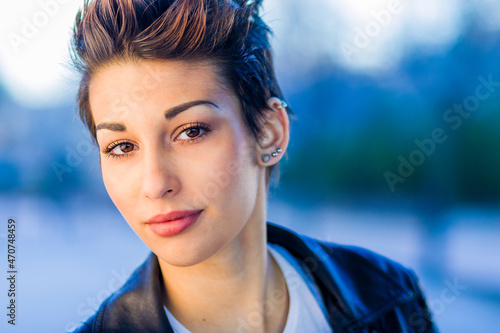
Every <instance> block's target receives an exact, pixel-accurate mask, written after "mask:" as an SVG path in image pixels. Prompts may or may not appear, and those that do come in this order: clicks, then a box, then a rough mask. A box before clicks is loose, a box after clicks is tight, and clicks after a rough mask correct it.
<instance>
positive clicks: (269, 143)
mask: <svg viewBox="0 0 500 333" xmlns="http://www.w3.org/2000/svg"><path fill="white" fill-rule="evenodd" d="M267 105H268V107H269V110H265V111H264V112H265V115H266V121H265V122H264V127H263V131H262V132H263V133H262V134H263V136H262V140H260V142H259V144H258V146H257V154H258V155H257V161H258V163H259V165H262V166H270V165H273V164H276V163H278V162H279V161H280V160H281V158H282V156H283V155H284V153H285V151H286V149H287V147H288V142H289V140H290V123H289V118H288V113H287V112H286V104H284V103H283V102H282V101H281V100H280V99H278V98H276V97H271V98H269V99H268V100H267ZM278 148H280V149H281V152H279V150H278ZM273 153H275V154H274V155H276V156H273ZM263 157H264V158H263ZM266 157H267V158H266Z"/></svg>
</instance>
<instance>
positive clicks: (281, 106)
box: [277, 101, 288, 109]
mask: <svg viewBox="0 0 500 333" xmlns="http://www.w3.org/2000/svg"><path fill="white" fill-rule="evenodd" d="M287 106H288V104H286V103H285V102H284V101H281V105H279V106H277V108H278V109H284V108H286V107H287Z"/></svg>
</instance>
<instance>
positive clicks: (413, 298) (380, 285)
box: [75, 223, 438, 333]
mask: <svg viewBox="0 0 500 333" xmlns="http://www.w3.org/2000/svg"><path fill="white" fill-rule="evenodd" d="M267 241H268V242H269V243H271V244H277V245H280V246H282V247H284V248H285V249H286V250H287V251H288V252H289V253H290V254H291V255H293V256H294V257H295V258H296V259H297V261H298V262H299V263H300V264H301V265H302V267H303V268H304V270H305V271H306V272H307V274H309V277H310V278H311V279H312V281H314V282H315V283H316V285H317V287H318V289H319V291H320V295H321V297H322V300H323V303H324V308H325V309H326V314H327V320H328V322H329V324H330V326H331V327H332V330H333V332H334V333H344V332H346V333H347V332H349V333H435V332H438V330H437V328H436V326H435V325H434V323H433V321H432V318H431V314H430V312H429V310H428V307H427V304H426V302H425V299H424V296H423V294H422V292H421V290H420V288H419V285H418V281H417V277H416V276H415V274H414V273H413V271H411V270H409V269H407V268H405V267H403V266H402V265H400V264H398V263H396V262H394V261H391V260H389V259H387V258H385V257H383V256H380V255H378V254H375V253H373V252H370V251H368V250H365V249H362V248H358V247H352V246H343V245H338V244H334V243H327V242H322V241H318V240H315V239H313V238H310V237H306V236H303V235H299V234H297V233H295V232H293V231H291V230H288V229H286V228H284V227H281V226H278V225H275V224H272V223H267ZM90 332H93V333H94V332H95V333H100V332H105V333H108V332H123V333H132V332H134V333H136V332H149V333H160V332H161V333H174V332H173V330H172V328H171V326H170V324H169V322H168V320H167V316H166V314H165V311H164V308H163V304H162V300H161V272H160V267H159V264H158V258H157V257H156V255H155V254H154V253H151V254H150V255H149V256H148V258H147V259H146V261H145V262H144V263H143V264H142V265H141V266H139V267H138V268H137V269H136V270H135V272H134V273H132V275H131V276H130V278H129V280H128V281H127V282H126V283H125V284H124V285H123V286H122V287H121V288H120V289H119V290H117V291H116V292H115V293H113V294H112V295H111V296H109V297H108V298H107V299H106V300H105V301H103V302H102V304H101V306H100V308H99V309H98V310H97V312H96V313H95V314H94V315H93V316H91V317H90V318H89V319H88V320H87V321H86V322H85V323H84V324H83V325H82V326H81V327H80V328H78V329H77V330H76V331H75V333H90ZM300 333H302V332H300ZM307 333H309V332H307Z"/></svg>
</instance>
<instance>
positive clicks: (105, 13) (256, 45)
mask: <svg viewBox="0 0 500 333" xmlns="http://www.w3.org/2000/svg"><path fill="white" fill-rule="evenodd" d="M84 1H85V2H84V4H83V8H82V9H81V10H79V11H78V13H77V16H76V20H75V25H74V29H73V40H72V45H71V46H72V50H71V51H72V52H71V55H72V61H73V65H74V67H75V68H76V69H77V70H78V71H79V72H80V73H81V74H82V78H81V81H80V86H79V91H78V96H77V103H78V108H79V115H80V118H81V119H82V121H83V122H84V124H85V125H86V126H87V128H88V129H89V131H90V134H91V135H92V137H93V139H94V141H95V142H97V139H96V127H95V122H94V119H93V116H92V110H91V108H90V103H89V81H90V79H91V78H92V74H93V73H94V72H96V71H97V70H98V69H99V68H101V67H103V66H106V65H108V64H111V63H113V62H116V61H120V60H140V59H174V60H183V61H190V60H192V61H199V60H211V61H214V63H215V64H216V68H217V72H218V73H219V75H221V76H222V79H223V82H227V84H228V85H229V88H230V89H232V91H233V92H234V93H235V94H236V96H238V97H239V99H240V102H241V107H242V110H243V118H244V120H245V123H246V125H247V127H248V129H249V130H250V131H251V133H253V135H254V137H255V139H256V140H257V142H260V140H261V139H262V134H263V131H262V128H263V125H264V120H265V113H266V112H267V111H271V110H270V109H269V107H268V106H267V99H268V98H270V97H273V96H275V97H278V98H280V99H282V100H283V99H284V97H283V93H282V92H281V89H280V87H279V85H278V82H277V80H276V76H275V73H274V66H273V58H272V54H271V46H270V43H269V36H270V35H271V30H270V28H269V27H268V26H267V25H266V24H265V23H264V21H263V20H262V19H261V17H260V16H259V10H260V9H261V7H262V0H250V1H247V0H233V1H231V0H93V1H91V0H84ZM287 112H288V113H289V114H290V115H292V114H293V113H292V111H291V110H290V109H289V108H287ZM277 166H278V164H276V165H273V166H269V167H267V170H266V183H267V184H269V180H270V178H271V176H273V175H274V177H275V180H276V183H277V181H278V179H279V167H277Z"/></svg>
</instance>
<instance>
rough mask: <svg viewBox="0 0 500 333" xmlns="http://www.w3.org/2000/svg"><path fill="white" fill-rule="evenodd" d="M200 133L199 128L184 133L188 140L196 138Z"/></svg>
mask: <svg viewBox="0 0 500 333" xmlns="http://www.w3.org/2000/svg"><path fill="white" fill-rule="evenodd" d="M200 133H201V128H190V129H188V130H187V131H186V135H187V136H189V137H190V138H196V137H197V136H198V135H200Z"/></svg>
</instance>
